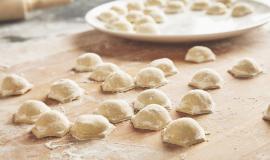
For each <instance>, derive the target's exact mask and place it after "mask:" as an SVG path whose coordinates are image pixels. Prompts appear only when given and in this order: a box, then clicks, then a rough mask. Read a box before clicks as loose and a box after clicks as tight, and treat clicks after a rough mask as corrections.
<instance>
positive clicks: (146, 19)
mask: <svg viewBox="0 0 270 160" xmlns="http://www.w3.org/2000/svg"><path fill="white" fill-rule="evenodd" d="M145 23H152V24H155V23H156V22H155V20H154V19H153V18H152V17H151V16H148V15H144V16H143V17H141V18H139V19H138V20H137V21H136V22H135V28H136V26H138V25H141V24H145Z"/></svg>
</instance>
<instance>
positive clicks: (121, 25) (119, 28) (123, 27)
mask: <svg viewBox="0 0 270 160" xmlns="http://www.w3.org/2000/svg"><path fill="white" fill-rule="evenodd" d="M107 28H108V29H111V30H113V31H116V32H132V31H133V26H132V24H131V23H130V22H129V21H127V20H125V19H121V20H117V21H114V22H112V23H111V24H108V25H107Z"/></svg>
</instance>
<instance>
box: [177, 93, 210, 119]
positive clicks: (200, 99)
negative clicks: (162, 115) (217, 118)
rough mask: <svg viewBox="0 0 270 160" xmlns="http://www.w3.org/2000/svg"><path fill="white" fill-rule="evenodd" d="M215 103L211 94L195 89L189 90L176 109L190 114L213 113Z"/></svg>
mask: <svg viewBox="0 0 270 160" xmlns="http://www.w3.org/2000/svg"><path fill="white" fill-rule="evenodd" d="M214 107H215V103H214V101H213V99H212V97H211V95H210V94H209V93H208V92H206V91H203V90H199V89H195V90H191V91H189V92H188V93H187V94H186V95H185V96H184V97H183V98H182V99H181V102H180V105H179V106H178V107H177V108H176V111H178V112H183V113H187V114H190V115H199V114H206V113H212V111H213V108H214Z"/></svg>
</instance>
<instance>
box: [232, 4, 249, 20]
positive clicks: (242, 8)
mask: <svg viewBox="0 0 270 160" xmlns="http://www.w3.org/2000/svg"><path fill="white" fill-rule="evenodd" d="M253 10H254V9H253V7H252V6H251V5H249V4H247V3H237V4H236V5H235V6H233V9H232V16H233V17H243V16H246V15H249V14H251V13H252V12H253Z"/></svg>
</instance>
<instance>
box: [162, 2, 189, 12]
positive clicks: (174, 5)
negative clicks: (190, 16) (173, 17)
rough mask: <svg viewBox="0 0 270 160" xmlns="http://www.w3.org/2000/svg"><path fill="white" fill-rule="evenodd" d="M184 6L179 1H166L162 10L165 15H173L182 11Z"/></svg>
mask: <svg viewBox="0 0 270 160" xmlns="http://www.w3.org/2000/svg"><path fill="white" fill-rule="evenodd" d="M184 6H185V4H184V3H183V2H181V1H168V2H167V3H166V6H165V8H164V11H165V13H168V14H175V13H178V12H180V11H181V10H183V8H184Z"/></svg>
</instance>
